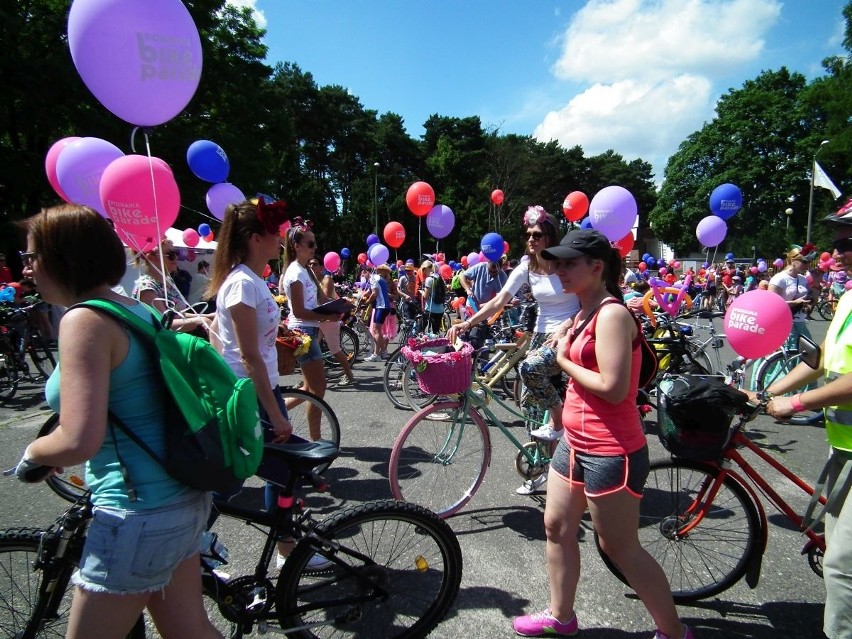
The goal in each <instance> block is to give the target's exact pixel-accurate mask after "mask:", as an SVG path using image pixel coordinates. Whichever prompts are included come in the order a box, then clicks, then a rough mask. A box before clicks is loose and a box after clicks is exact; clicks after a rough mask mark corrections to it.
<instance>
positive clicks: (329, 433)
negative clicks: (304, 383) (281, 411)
mask: <svg viewBox="0 0 852 639" xmlns="http://www.w3.org/2000/svg"><path fill="white" fill-rule="evenodd" d="M281 395H282V397H283V398H284V403H285V404H286V405H287V416H288V418H289V419H290V423H291V424H292V425H293V434H294V435H298V436H299V437H302V438H304V439H307V440H310V441H318V440H320V439H321V440H324V441H327V442H332V443H333V444H334V445H335V446H337V447H338V448H339V447H340V422H339V421H338V420H337V415H335V413H334V411H333V410H332V408H331V406H329V405H328V403H327V402H326V401H325V400H324V399H321V398H319V397H317V396H316V395H314V394H313V393H309V392H308V391H306V390H302V389H301V388H282V389H281ZM313 410H316V411H318V412H319V422H318V424H317V427H315V429H314V432H313V433H312V432H311V428H310V425H309V421H308V412H309V411H313ZM330 465H331V462H329V463H328V464H323V465H321V466H317V467H316V472H318V473H323V472H324V471H325V470H326V469H327V468H328V467H329V466H330Z"/></svg>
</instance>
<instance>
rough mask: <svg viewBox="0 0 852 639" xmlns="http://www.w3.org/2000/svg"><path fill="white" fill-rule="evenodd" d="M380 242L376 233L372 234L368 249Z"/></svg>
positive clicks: (368, 240)
mask: <svg viewBox="0 0 852 639" xmlns="http://www.w3.org/2000/svg"><path fill="white" fill-rule="evenodd" d="M378 241H379V236H378V235H376V234H375V233H370V234H369V235H368V236H367V246H368V247H370V246H372V245H373V244H375V243H377V242H378Z"/></svg>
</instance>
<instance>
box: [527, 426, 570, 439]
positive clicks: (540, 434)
mask: <svg viewBox="0 0 852 639" xmlns="http://www.w3.org/2000/svg"><path fill="white" fill-rule="evenodd" d="M564 434H565V429H564V428H560V429H559V430H553V424H545V425H544V426H542V427H540V428H536V429H535V430H531V431H530V436H532V437H535V438H536V439H540V440H541V441H544V442H552V441H554V440H557V439H559V438H560V437H562V435H564Z"/></svg>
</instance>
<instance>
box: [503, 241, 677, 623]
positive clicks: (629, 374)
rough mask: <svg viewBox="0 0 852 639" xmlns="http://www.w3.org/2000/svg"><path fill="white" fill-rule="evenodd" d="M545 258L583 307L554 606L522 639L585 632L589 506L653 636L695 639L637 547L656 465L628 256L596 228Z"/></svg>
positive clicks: (574, 348) (570, 337)
mask: <svg viewBox="0 0 852 639" xmlns="http://www.w3.org/2000/svg"><path fill="white" fill-rule="evenodd" d="M541 256H542V257H543V258H544V259H545V260H548V261H549V263H550V264H551V265H552V268H553V269H554V270H555V272H556V275H557V276H558V278H559V281H560V283H561V286H562V288H563V290H564V291H565V292H566V293H573V294H576V295H577V297H578V298H579V301H580V307H581V310H580V312H579V313H578V314H577V316H576V317H575V318H574V327H573V328H572V329H571V330H570V331H569V332H568V333H567V334H566V335H565V336H564V337H563V338H561V339H560V340H559V344H558V345H557V361H558V363H559V365H560V366H561V367H562V369H563V370H564V371H565V372H567V373H568V376H569V378H570V380H569V382H568V390H567V393H566V396H565V405H564V410H563V413H562V424H563V425H564V427H565V431H566V435H565V438H564V439H562V440H560V442H559V445H558V446H557V449H556V453H555V454H554V456H553V459H552V460H551V462H550V471H549V473H550V480H549V481H548V486H547V505H546V506H545V511H544V527H545V532H546V534H547V548H546V553H547V569H548V575H549V578H550V606H549V607H548V608H547V609H546V610H544V611H543V612H539V613H535V614H532V615H526V616H523V617H518V618H516V619H515V621H514V628H515V632H516V633H517V634H519V635H521V636H524V637H544V636H548V637H552V636H557V637H570V636H574V635H576V634H577V633H578V632H579V627H578V623H577V615H576V613H575V610H574V601H575V595H576V592H577V585H578V582H579V579H580V546H579V542H578V540H577V533H578V531H579V527H580V522H581V520H582V518H583V515H584V514H585V512H586V510H587V509H588V510H589V512H590V513H591V516H592V523H593V524H594V527H595V530H596V531H597V533H598V536H599V540H600V544H601V548H602V549H603V550H604V551H605V552H606V553H607V555H608V556H609V557H610V558H611V559H612V560H613V562H614V563H615V564H616V565H617V566H618V568H619V570H620V571H621V572H622V574H623V575H624V576H625V577H626V578H627V580H628V581H629V583H630V586H631V587H632V588H633V589H634V590H635V591H636V594H637V595H638V596H639V598H640V599H641V600H642V603H644V604H645V607H646V608H647V609H648V611H649V612H650V613H651V616H652V617H653V619H654V622H655V623H656V625H657V628H658V630H657V632H656V635H655V639H692V636H693V635H692V632H691V631H690V630H689V629H688V628H687V627H686V626H684V625H683V624H682V623H681V622H680V620H679V619H678V616H677V610H676V609H675V605H674V601H673V599H672V593H671V589H670V588H669V584H668V581H667V580H666V576H665V574H664V573H663V570H662V569H661V568H660V566H659V565H658V564H657V563H656V562H655V561H654V559H653V558H652V557H651V555H649V554H648V553H647V552H646V551H645V549H644V548H642V546H641V545H640V544H639V536H638V530H639V502H640V500H641V497H642V490H643V487H644V485H645V480H646V479H647V476H648V468H649V460H648V446H647V443H646V441H645V435H644V433H643V431H642V425H641V422H640V417H639V412H638V410H637V407H636V401H635V398H636V394H637V392H638V386H639V371H640V367H641V359H642V355H641V347H640V342H639V339H640V337H641V336H640V335H639V334H638V330H639V329H638V327H637V324H636V321H635V320H634V318H633V317H632V315H631V314H630V311H628V310H627V308H626V307H625V306H624V303H623V302H622V296H621V289H620V288H619V279H620V276H621V269H622V261H621V257H620V255H619V253H618V251H617V250H616V249H614V248H613V247H612V246H611V245H610V243H609V241H608V240H607V239H606V237H604V236H603V235H602V234H601V233H599V232H597V231H594V230H589V229H579V230H572V231H569V232H568V234H567V235H566V236H565V238H564V239H563V240H562V242H561V243H560V244H559V246H555V247H551V248H548V249H545V250H543V251H542V252H541Z"/></svg>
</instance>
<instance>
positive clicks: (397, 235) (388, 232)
mask: <svg viewBox="0 0 852 639" xmlns="http://www.w3.org/2000/svg"><path fill="white" fill-rule="evenodd" d="M382 237H384V238H385V244H387V245H388V246H390V247H391V248H394V249H398V248H399V247H400V246H402V243H403V242H405V227H404V226H403V225H402V224H400V223H399V222H388V223H387V224H385V228H384V230H383V231H382Z"/></svg>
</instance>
